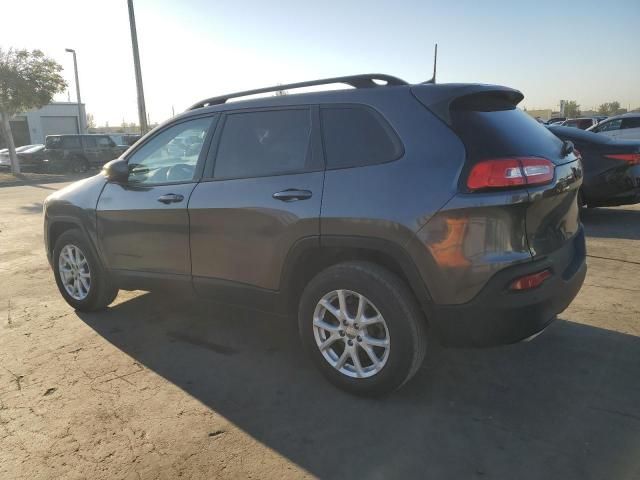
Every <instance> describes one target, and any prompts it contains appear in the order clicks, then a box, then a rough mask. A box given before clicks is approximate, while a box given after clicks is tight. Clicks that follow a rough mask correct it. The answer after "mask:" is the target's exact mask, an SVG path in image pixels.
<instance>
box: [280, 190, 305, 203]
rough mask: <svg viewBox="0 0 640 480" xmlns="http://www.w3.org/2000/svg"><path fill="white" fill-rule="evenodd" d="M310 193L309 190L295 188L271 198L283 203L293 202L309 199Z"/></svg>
mask: <svg viewBox="0 0 640 480" xmlns="http://www.w3.org/2000/svg"><path fill="white" fill-rule="evenodd" d="M311 195H312V194H311V192H310V191H309V190H297V189H295V188H289V189H287V190H283V191H281V192H276V193H274V194H273V198H275V199H276V200H282V201H283V202H295V201H296V200H306V199H307V198H311Z"/></svg>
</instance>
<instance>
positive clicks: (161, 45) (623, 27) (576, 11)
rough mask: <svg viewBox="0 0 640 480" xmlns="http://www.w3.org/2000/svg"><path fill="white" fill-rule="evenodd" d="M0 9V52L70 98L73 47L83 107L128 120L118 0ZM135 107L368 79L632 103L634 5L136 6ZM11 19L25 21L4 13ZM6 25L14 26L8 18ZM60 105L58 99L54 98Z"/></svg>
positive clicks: (129, 85) (532, 102)
mask: <svg viewBox="0 0 640 480" xmlns="http://www.w3.org/2000/svg"><path fill="white" fill-rule="evenodd" d="M7 3H9V5H8V6H7V5H4V6H3V15H2V16H3V17H4V18H7V19H8V18H10V19H12V20H11V21H10V22H3V25H2V28H1V35H0V45H2V46H3V47H7V46H15V47H26V48H40V49H42V50H44V51H45V52H46V53H47V54H49V55H51V56H53V57H55V58H56V59H58V61H60V62H61V63H62V64H63V66H64V67H65V77H66V78H67V79H68V80H69V83H70V87H71V88H70V89H71V98H72V100H74V98H75V95H74V93H73V92H74V85H73V66H72V62H71V58H70V55H69V54H65V53H64V48H65V47H70V48H75V49H76V50H77V52H78V62H79V68H80V85H81V88H82V96H83V101H84V102H85V103H86V105H87V111H88V112H91V113H93V114H94V115H95V117H96V119H97V120H98V122H99V123H103V122H104V121H105V120H108V121H109V122H110V124H112V125H113V124H119V123H120V122H121V121H122V119H125V120H126V121H135V120H136V115H137V113H136V112H137V111H136V104H135V82H134V79H133V65H132V59H131V50H130V48H131V47H130V45H131V41H130V36H129V30H128V18H127V9H126V0H105V1H90V0H56V1H49V0H41V1H28V0H23V1H21V2H17V1H14V0H9V2H7ZM135 5H136V16H137V22H138V35H139V41H140V49H141V50H140V53H141V57H142V72H143V79H144V85H145V94H146V98H147V110H148V111H149V112H150V115H151V119H152V121H162V120H164V119H166V118H168V117H169V116H170V115H171V108H172V106H173V107H175V110H176V112H178V111H182V110H184V108H186V107H187V106H188V105H190V104H191V103H194V102H195V101H197V100H199V99H201V98H204V97H208V96H213V95H217V94H222V93H225V92H228V91H234V90H242V89H246V88H256V87H260V86H265V85H270V84H277V83H287V82H293V81H302V80H308V79H313V78H320V77H325V76H337V75H347V74H355V73H364V72H380V73H389V74H392V75H397V76H399V77H402V78H405V79H406V80H409V81H414V82H418V81H422V80H425V79H427V78H429V77H430V75H431V68H432V55H433V44H434V43H435V42H438V44H439V62H438V81H439V82H484V83H499V84H504V85H508V86H512V87H515V88H518V89H520V90H522V91H523V93H524V94H525V100H524V102H523V103H522V105H524V106H526V107H527V108H543V107H548V108H551V107H555V108H557V106H558V102H559V100H560V99H561V98H563V99H575V100H577V101H578V103H580V104H581V105H582V106H583V108H591V107H594V106H597V105H598V104H600V103H603V102H606V101H612V100H618V101H620V102H621V104H622V105H623V106H624V107H627V106H628V105H631V107H632V108H635V107H638V106H640V0H611V1H604V0H600V1H591V0H580V1H559V0H556V1H542V0H538V1H529V2H517V1H490V0H486V1H482V2H479V1H457V2H435V1H430V0H410V1H402V0H396V1H360V0H357V1H351V2H348V1H343V2H340V1H334V0H328V1H323V2H317V3H309V2H300V1H296V2H294V1H288V0H285V1H280V2H264V1H258V0H244V1H235V2H222V1H220V2H214V1H206V0H182V1H175V0H135ZM20 18H24V19H25V22H20V21H18V20H17V19H20ZM13 19H16V21H13ZM60 99H66V95H65V96H62V97H61V98H60Z"/></svg>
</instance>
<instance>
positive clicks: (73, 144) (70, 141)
mask: <svg viewBox="0 0 640 480" xmlns="http://www.w3.org/2000/svg"><path fill="white" fill-rule="evenodd" d="M62 138H63V140H62V147H63V148H82V145H81V144H80V137H79V136H77V137H62Z"/></svg>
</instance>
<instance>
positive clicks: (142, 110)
mask: <svg viewBox="0 0 640 480" xmlns="http://www.w3.org/2000/svg"><path fill="white" fill-rule="evenodd" d="M127 4H128V5H129V26H130V27H131V47H132V48H133V66H134V69H135V73H136V89H137V90H138V121H139V122H140V134H141V135H144V134H145V133H147V131H148V130H149V127H148V124H147V109H146V107H145V105H144V90H143V88H142V70H141V69H140V53H139V52H138V34H137V33H136V17H135V14H134V12H133V0H127Z"/></svg>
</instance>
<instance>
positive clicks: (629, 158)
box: [605, 153, 640, 165]
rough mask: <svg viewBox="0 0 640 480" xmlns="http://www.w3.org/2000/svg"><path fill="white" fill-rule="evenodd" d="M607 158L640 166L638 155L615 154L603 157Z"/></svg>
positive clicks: (639, 155)
mask: <svg viewBox="0 0 640 480" xmlns="http://www.w3.org/2000/svg"><path fill="white" fill-rule="evenodd" d="M605 157H607V158H612V159H613V160H624V161H625V162H629V164H631V165H640V153H616V154H611V155H605Z"/></svg>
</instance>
